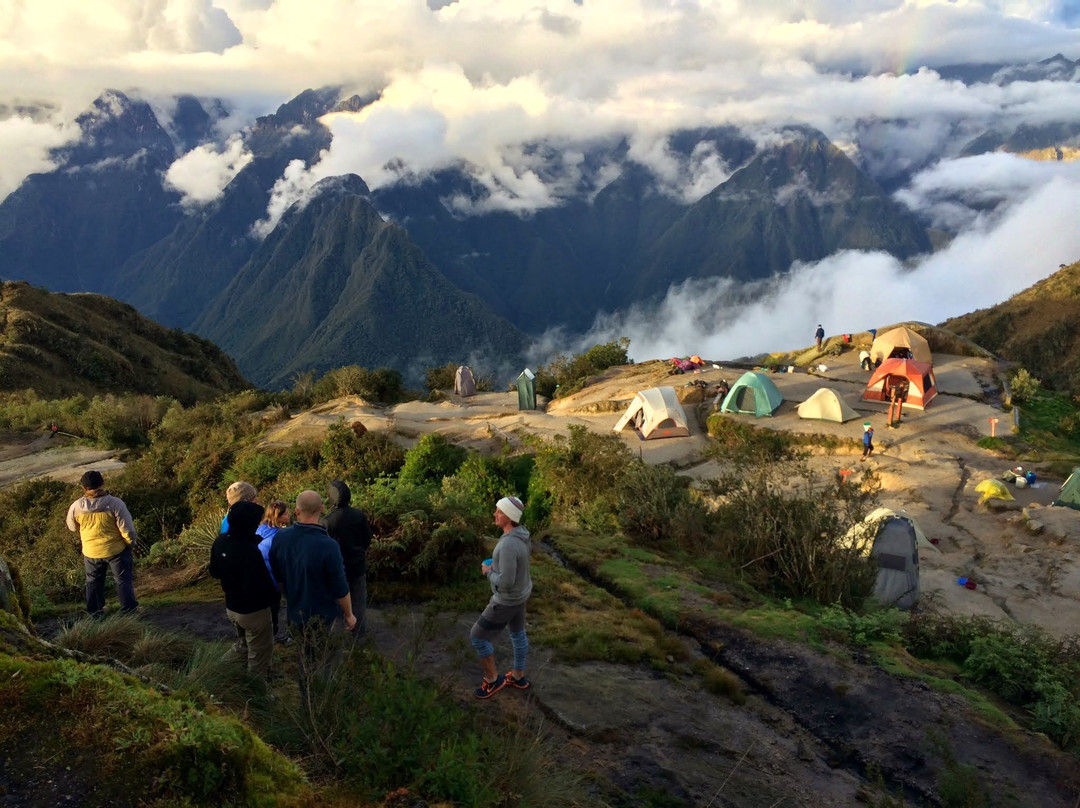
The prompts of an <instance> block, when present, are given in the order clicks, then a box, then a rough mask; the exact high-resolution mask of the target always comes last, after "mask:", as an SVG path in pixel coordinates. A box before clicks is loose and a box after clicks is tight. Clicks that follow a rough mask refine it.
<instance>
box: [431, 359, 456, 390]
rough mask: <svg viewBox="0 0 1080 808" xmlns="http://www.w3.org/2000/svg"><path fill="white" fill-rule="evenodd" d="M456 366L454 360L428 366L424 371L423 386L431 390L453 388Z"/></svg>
mask: <svg viewBox="0 0 1080 808" xmlns="http://www.w3.org/2000/svg"><path fill="white" fill-rule="evenodd" d="M458 367H459V366H458V365H457V364H456V363H454V362H447V363H446V364H445V365H442V366H441V367H437V368H428V369H427V370H425V371H424V386H425V387H427V389H428V390H429V391H432V392H434V391H435V390H453V389H454V380H455V378H456V376H457V369H458Z"/></svg>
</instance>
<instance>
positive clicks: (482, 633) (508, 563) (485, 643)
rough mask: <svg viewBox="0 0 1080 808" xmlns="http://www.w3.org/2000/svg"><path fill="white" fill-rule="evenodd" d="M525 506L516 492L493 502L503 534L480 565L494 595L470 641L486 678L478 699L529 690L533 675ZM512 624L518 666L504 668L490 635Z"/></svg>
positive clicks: (497, 634) (497, 521) (474, 626)
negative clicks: (529, 669)
mask: <svg viewBox="0 0 1080 808" xmlns="http://www.w3.org/2000/svg"><path fill="white" fill-rule="evenodd" d="M524 510H525V506H524V505H522V504H521V500H520V499H518V498H517V497H503V498H502V499H500V500H499V501H498V502H497V503H495V526H496V527H498V528H499V529H500V530H502V537H501V538H500V539H499V541H498V543H497V544H496V545H495V550H494V551H493V552H492V554H491V558H490V559H488V561H490V563H488V562H484V563H482V564H481V565H480V572H481V574H483V575H485V576H487V579H488V583H489V584H490V585H491V593H492V594H491V600H490V601H488V605H487V607H486V608H485V609H484V612H483V614H481V615H480V617H479V618H478V619H477V621H476V622H475V623H474V624H473V627H472V630H471V631H470V632H469V642H471V643H472V645H473V647H474V648H475V649H476V655H477V657H479V659H480V667H481V668H482V669H483V671H484V679H483V681H482V682H481V683H480V686H479V687H478V688H476V690H475V691H474V695H475V696H476V697H477V698H478V699H487V698H490V697H491V696H494V695H495V694H496V693H498V692H499V691H500V690H502V689H503V688H504V687H506V686H508V685H509V686H510V687H515V688H517V689H518V690H526V689H528V687H529V684H530V683H529V680H528V679H526V678H525V662H526V658H527V657H528V653H529V638H528V636H527V635H526V633H525V604H526V603H527V602H528V600H529V595H530V594H532V576H531V575H530V574H529V550H530V546H531V541H532V540H531V539H530V537H529V531H528V529H527V528H525V527H524V526H523V525H522V524H521V515H522V513H523V512H524ZM507 627H509V629H510V642H511V643H512V644H513V646H514V667H513V669H511V670H510V671H509V672H507V673H505V674H500V673H499V670H498V668H497V667H496V665H495V648H494V646H493V645H492V644H491V641H492V640H493V639H495V638H496V637H498V636H499V635H500V634H501V633H502V630H503V629H504V628H507Z"/></svg>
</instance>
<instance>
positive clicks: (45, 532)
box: [0, 479, 83, 596]
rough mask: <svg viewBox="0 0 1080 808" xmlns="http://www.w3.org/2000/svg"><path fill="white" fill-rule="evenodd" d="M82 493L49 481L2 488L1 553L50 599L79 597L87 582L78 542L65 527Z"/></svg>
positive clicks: (36, 481) (24, 579)
mask: <svg viewBox="0 0 1080 808" xmlns="http://www.w3.org/2000/svg"><path fill="white" fill-rule="evenodd" d="M80 493H81V492H79V490H78V489H77V487H74V486H71V485H68V484H66V483H61V482H57V481H55V480H51V479H44V480H30V481H27V482H22V483H17V484H16V485H13V486H11V487H10V488H5V489H3V490H0V537H3V544H2V545H0V553H3V555H4V557H5V558H7V560H8V561H10V562H11V563H12V564H14V565H15V566H17V567H18V568H19V571H20V573H21V575H22V579H23V582H24V584H25V585H26V586H27V587H30V588H41V589H43V590H45V592H46V593H47V594H49V595H51V596H55V595H64V596H75V595H76V594H77V592H78V587H80V586H81V585H82V583H83V566H82V563H81V560H80V559H81V551H80V547H79V539H78V537H77V536H76V535H75V534H74V533H71V532H70V531H69V530H68V529H67V526H66V524H65V519H66V516H67V509H68V506H69V505H70V504H71V501H72V500H74V499H75V498H76V497H77V496H79V495H80Z"/></svg>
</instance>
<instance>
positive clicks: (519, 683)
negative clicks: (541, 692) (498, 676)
mask: <svg viewBox="0 0 1080 808" xmlns="http://www.w3.org/2000/svg"><path fill="white" fill-rule="evenodd" d="M503 678H505V679H506V686H507V687H516V688H517V689H518V690H528V689H529V685H531V684H532V682H530V681H529V680H528V678H527V677H525V676H522V677H521V678H520V679H517V678H515V677H514V674H513V672H512V671H511V672H510V673H507V674H506V676H505V677H503Z"/></svg>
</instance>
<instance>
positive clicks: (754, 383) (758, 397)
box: [720, 370, 784, 418]
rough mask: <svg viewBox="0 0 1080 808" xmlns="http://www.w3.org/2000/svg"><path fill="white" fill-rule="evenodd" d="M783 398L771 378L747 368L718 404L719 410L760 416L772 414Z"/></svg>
mask: <svg viewBox="0 0 1080 808" xmlns="http://www.w3.org/2000/svg"><path fill="white" fill-rule="evenodd" d="M783 400H784V397H783V396H782V395H780V391H779V390H778V389H777V387H776V385H775V384H774V383H773V380H772V379H770V378H769V377H768V376H766V375H765V374H764V373H759V372H758V371H756V370H748V371H746V373H744V374H743V375H742V376H740V377H739V380H738V381H737V382H735V384H734V385H732V388H731V390H729V391H728V394H727V395H726V396H725V397H724V403H723V404H721V405H720V412H742V413H747V414H749V415H756V416H757V417H758V418H760V417H761V416H763V415H772V414H773V413H774V412H775V411H776V408H777V407H779V406H780V402H781V401H783Z"/></svg>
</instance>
